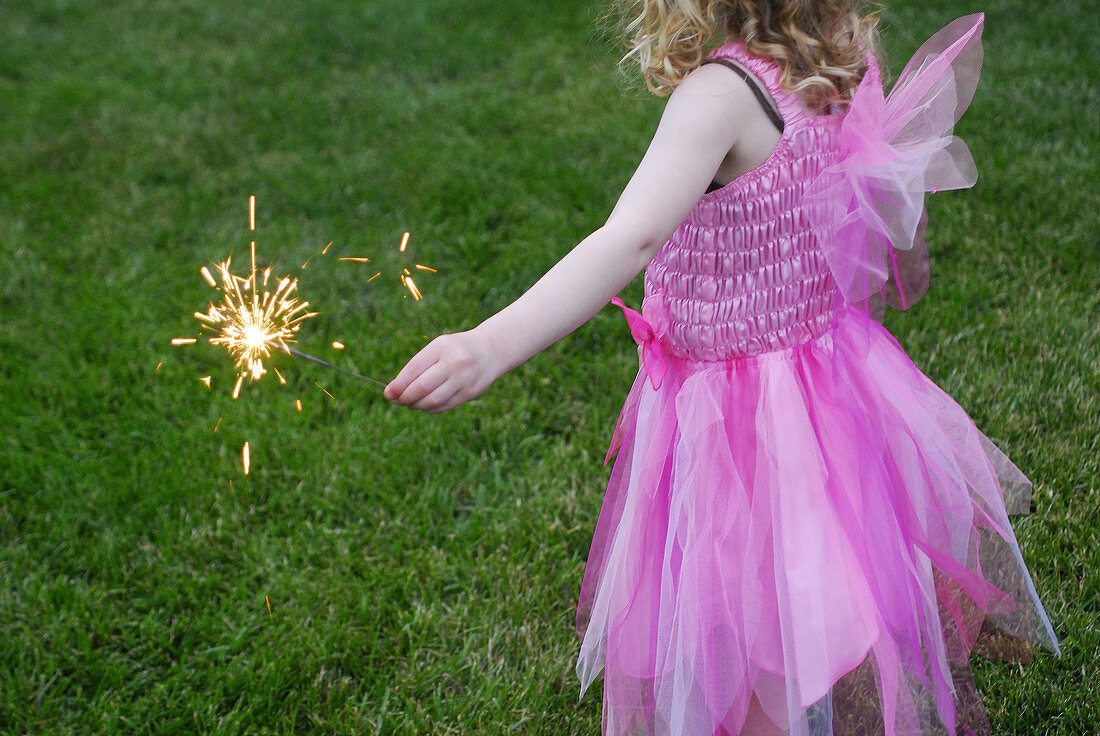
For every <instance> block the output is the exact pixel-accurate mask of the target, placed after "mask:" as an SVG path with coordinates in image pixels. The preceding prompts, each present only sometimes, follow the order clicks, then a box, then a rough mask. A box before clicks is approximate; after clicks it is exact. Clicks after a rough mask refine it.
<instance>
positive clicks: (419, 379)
mask: <svg viewBox="0 0 1100 736" xmlns="http://www.w3.org/2000/svg"><path fill="white" fill-rule="evenodd" d="M414 360H415V358H414ZM410 365H411V361H410ZM402 373H404V371H402ZM447 376H448V371H447V370H446V368H445V367H444V366H443V365H442V364H441V363H438V362H433V363H432V364H431V365H429V366H428V368H427V369H425V370H424V371H422V372H420V373H419V374H418V375H416V376H415V377H413V378H412V379H411V380H410V381H409V382H408V383H407V384H406V385H405V387H404V388H403V389H402V390H401V391H400V392H399V393H397V394H396V396H395V397H394V400H395V401H397V403H399V404H404V405H405V406H413V407H415V406H416V404H417V403H418V402H420V401H422V400H423V399H424V398H425V397H427V396H430V395H431V394H432V393H433V392H434V391H436V390H437V389H438V388H439V387H440V386H442V385H443V384H444V383H446V381H447ZM400 377H401V376H400V375H399V376H398V379H400ZM398 379H394V382H395V383H396V382H397V380H398Z"/></svg>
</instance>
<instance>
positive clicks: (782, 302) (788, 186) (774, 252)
mask: <svg viewBox="0 0 1100 736" xmlns="http://www.w3.org/2000/svg"><path fill="white" fill-rule="evenodd" d="M718 53H719V55H722V56H727V57H729V58H733V59H734V60H735V61H737V62H739V63H741V64H743V65H745V66H746V67H748V68H749V71H751V72H753V73H754V75H755V76H756V77H757V78H758V79H760V80H761V81H763V82H764V83H765V85H766V86H767V88H768V90H769V92H770V93H771V94H772V96H773V98H774V99H775V101H776V103H777V105H778V107H779V110H780V114H781V115H782V116H783V119H784V123H785V128H784V131H783V134H782V135H781V137H780V140H779V143H778V145H777V146H776V149H775V151H774V152H773V153H772V155H771V156H770V157H769V158H768V160H767V161H765V162H764V164H763V165H761V166H760V167H759V168H757V169H755V170H753V171H750V172H748V173H747V174H745V175H744V176H741V177H739V178H738V179H735V180H734V181H733V182H731V183H730V184H728V185H726V186H725V187H723V188H721V189H718V190H716V191H714V192H711V193H709V194H706V195H704V196H703V198H702V199H701V200H700V201H699V203H698V204H697V205H696V206H695V208H694V209H693V210H692V212H691V214H690V215H689V216H688V218H687V219H686V220H685V221H684V222H683V224H681V225H680V227H679V228H677V230H676V231H675V232H674V233H673V235H672V237H671V238H670V239H669V241H668V242H667V243H665V245H664V246H663V247H662V248H661V250H660V251H659V252H658V254H657V256H656V257H655V258H654V260H653V261H652V262H651V263H650V265H649V268H648V269H647V270H646V276H645V291H646V299H645V303H644V305H643V315H645V317H646V319H647V321H648V322H650V323H651V324H653V326H654V328H655V329H656V331H657V333H658V335H659V336H660V339H661V342H662V343H663V344H665V345H666V346H667V347H668V348H669V349H670V350H671V352H672V353H674V354H677V355H680V356H682V357H685V358H688V359H690V360H699V361H715V360H729V359H733V358H741V357H746V356H751V355H757V354H760V353H765V352H770V351H774V350H781V349H784V348H788V347H793V346H796V345H800V344H802V343H805V342H808V341H810V340H812V339H814V338H816V337H818V336H820V335H821V334H823V333H824V332H826V331H827V330H828V329H829V328H830V327H831V326H832V324H833V322H834V320H835V316H834V315H835V306H836V305H837V303H838V300H839V295H838V294H837V289H836V284H835V282H834V281H833V277H832V275H831V273H830V270H829V266H828V263H827V262H826V259H825V256H824V254H823V252H822V250H821V247H820V245H819V243H818V240H817V237H816V236H815V235H814V232H813V229H812V228H811V224H810V221H809V219H810V218H809V216H808V212H807V207H808V205H807V204H806V203H805V201H804V196H803V195H804V193H805V190H806V187H807V185H808V184H809V183H810V182H811V181H812V180H813V178H814V177H815V176H816V175H817V174H818V173H819V172H820V171H821V170H822V169H824V168H825V167H827V166H830V165H831V164H833V163H835V162H836V161H837V160H838V159H839V157H840V152H839V148H838V146H837V145H836V137H837V134H838V131H839V122H840V121H841V120H842V117H841V116H811V115H807V114H806V113H805V112H804V111H803V110H802V108H801V105H800V103H799V101H798V99H797V98H796V96H795V95H793V94H789V93H787V92H784V91H782V90H780V89H779V87H778V83H777V79H776V76H777V75H776V69H775V67H774V65H773V64H772V63H771V62H767V61H764V60H761V59H755V58H754V57H750V56H748V54H746V53H745V52H744V51H743V50H742V49H741V48H740V47H739V46H727V47H723V49H722V50H720V51H719V52H718Z"/></svg>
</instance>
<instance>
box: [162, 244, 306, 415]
mask: <svg viewBox="0 0 1100 736" xmlns="http://www.w3.org/2000/svg"><path fill="white" fill-rule="evenodd" d="M255 258H256V243H255V242H253V243H252V259H253V260H252V272H251V275H250V276H249V277H248V278H243V277H241V276H237V275H236V274H234V273H233V272H232V271H231V261H230V260H229V259H226V261H225V262H224V263H221V264H218V267H217V270H218V275H219V277H220V279H221V291H222V294H223V299H222V301H221V302H220V303H218V304H211V305H210V308H209V309H208V310H207V312H206V313H203V312H195V317H196V318H197V319H199V320H200V321H201V322H202V323H203V326H204V327H206V328H207V329H210V330H213V331H214V332H215V333H217V334H216V335H215V336H214V337H211V338H210V344H211V345H221V346H222V347H224V348H225V349H226V350H228V351H229V354H230V355H231V356H232V357H233V358H234V359H235V360H236V365H237V369H238V370H239V371H240V377H239V378H238V381H237V386H236V388H235V389H234V392H233V393H234V396H233V398H236V397H237V394H238V393H239V392H240V384H241V381H240V378H243V377H244V376H246V375H247V376H249V377H250V378H251V380H253V381H255V380H258V379H259V378H260V377H262V376H263V375H264V374H265V373H266V372H267V369H266V368H265V367H264V360H265V359H267V358H269V357H271V353H272V352H273V351H274V350H281V351H283V352H288V348H287V346H288V344H289V343H292V342H294V337H295V335H296V333H297V332H298V329H299V328H300V327H301V323H302V321H303V320H305V319H308V318H310V317H313V316H315V315H316V314H317V313H316V312H310V311H307V310H308V309H309V302H307V301H302V300H301V299H299V298H298V296H297V293H296V292H297V288H298V280H297V279H292V278H290V277H283V278H281V279H279V281H278V284H277V285H276V286H275V288H274V290H269V289H268V282H269V281H270V280H271V269H265V270H264V271H263V272H262V279H263V282H262V284H261V283H260V278H261V274H258V273H257V272H256V260H255ZM261 289H262V291H261ZM191 342H194V340H192V341H191ZM173 344H175V341H173Z"/></svg>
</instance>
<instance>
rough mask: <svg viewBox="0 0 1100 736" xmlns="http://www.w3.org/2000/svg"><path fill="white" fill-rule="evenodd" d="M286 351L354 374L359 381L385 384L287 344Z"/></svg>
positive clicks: (351, 374)
mask: <svg viewBox="0 0 1100 736" xmlns="http://www.w3.org/2000/svg"><path fill="white" fill-rule="evenodd" d="M286 351H287V352H288V353H290V354H291V355H293V356H295V357H298V358H305V359H306V360H311V361H313V362H314V363H317V364H318V365H323V366H325V367H326V368H332V369H334V370H338V371H340V372H341V373H347V374H348V375H349V376H354V377H355V378H358V379H359V380H361V381H369V382H370V383H373V384H375V385H376V386H385V385H386V384H385V383H383V382H382V381H378V380H375V379H373V378H370V377H369V376H364V375H361V374H359V373H356V372H355V371H349V370H348V369H347V368H341V367H340V366H338V365H333V364H332V363H329V362H328V361H327V360H321V359H320V358H316V357H314V356H312V355H310V354H309V353H303V352H302V351H301V350H296V349H295V348H292V347H290V346H289V345H288V346H287V348H286Z"/></svg>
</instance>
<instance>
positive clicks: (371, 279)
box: [367, 271, 382, 284]
mask: <svg viewBox="0 0 1100 736" xmlns="http://www.w3.org/2000/svg"><path fill="white" fill-rule="evenodd" d="M381 275H382V272H381V271H379V272H378V273H376V274H374V275H373V276H371V277H370V278H369V279H367V283H368V284H369V283H370V282H372V281H374V280H375V279H376V278H378V277H379V276H381Z"/></svg>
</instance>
